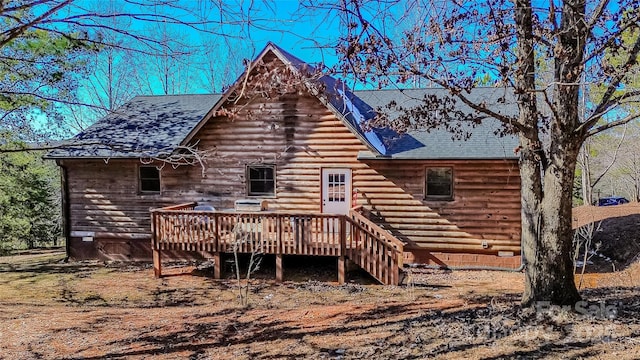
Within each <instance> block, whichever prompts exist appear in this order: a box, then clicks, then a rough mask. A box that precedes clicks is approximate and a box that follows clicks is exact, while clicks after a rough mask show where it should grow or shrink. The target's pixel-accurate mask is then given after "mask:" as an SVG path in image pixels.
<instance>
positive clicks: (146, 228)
mask: <svg viewBox="0 0 640 360" xmlns="http://www.w3.org/2000/svg"><path fill="white" fill-rule="evenodd" d="M440 95H446V93H445V92H444V90H442V89H406V90H399V89H396V90H363V91H350V90H349V89H348V88H347V87H346V86H345V85H344V83H342V82H340V81H338V80H336V79H334V78H332V77H329V76H326V75H322V74H318V73H315V72H314V71H313V67H312V66H309V65H307V64H306V63H304V62H303V61H301V60H300V59H298V58H296V57H295V56H293V55H291V54H289V53H287V52H286V51H284V50H283V49H281V48H279V47H278V46H276V45H274V44H271V43H269V44H268V45H267V46H266V48H265V49H264V50H263V51H262V52H261V53H260V54H259V56H258V57H257V58H256V60H254V62H253V63H252V65H251V67H250V68H249V69H248V70H247V72H246V73H245V74H243V75H241V76H240V77H239V78H238V80H237V81H236V83H235V84H233V85H232V86H231V87H230V89H229V90H227V91H226V92H225V93H223V94H213V95H167V96H137V97H135V98H133V99H132V100H130V101H129V102H128V103H126V104H125V105H123V106H122V107H121V108H119V109H118V110H116V111H114V112H113V113H111V114H109V115H108V116H106V117H105V118H103V119H102V120H100V121H98V122H97V123H96V124H94V125H93V126H91V127H89V128H88V129H86V130H85V131H83V132H81V133H80V134H78V135H77V136H76V137H74V138H73V139H72V140H71V141H70V142H69V143H68V144H67V145H66V146H65V147H63V148H60V149H57V150H54V151H51V152H50V153H49V154H48V155H47V157H48V158H51V159H55V160H56V161H57V163H58V165H59V166H60V167H61V170H62V178H63V200H64V201H63V213H64V219H65V235H66V237H67V251H68V255H69V256H70V257H71V258H73V259H89V258H97V259H104V260H124V261H132V260H147V261H148V260H150V259H152V258H153V260H154V267H155V269H156V275H160V274H161V264H162V262H161V259H171V258H185V257H187V258H189V257H211V258H213V259H214V263H216V264H217V265H216V276H219V275H220V265H219V264H220V256H221V254H224V253H228V252H232V251H233V248H234V246H235V247H236V250H237V251H241V252H250V251H255V248H254V246H257V245H256V244H259V246H260V248H259V249H260V251H261V252H265V253H272V254H276V263H277V269H278V270H277V277H278V279H282V271H281V269H282V261H283V260H282V259H283V256H293V255H324V256H335V257H336V258H338V260H339V261H338V265H339V266H338V268H339V281H344V263H345V261H346V260H347V259H348V260H350V261H353V262H355V263H356V264H357V265H359V266H361V267H363V268H364V269H365V270H367V271H369V272H370V273H371V274H372V275H373V276H374V277H376V278H378V280H380V281H381V282H382V283H391V284H393V283H397V282H398V268H401V267H402V264H403V263H404V264H407V263H419V264H429V265H440V266H448V267H455V266H470V267H502V268H517V267H518V265H519V264H520V179H519V172H518V160H517V158H516V156H515V155H514V148H516V147H517V139H515V138H514V137H511V136H503V137H499V136H496V135H495V134H496V128H497V125H496V123H492V122H491V121H488V120H486V121H483V123H482V124H480V125H477V126H475V127H473V128H469V129H468V130H469V133H470V137H469V138H468V139H466V140H465V141H459V140H454V139H452V135H451V133H450V132H448V131H445V130H433V131H430V132H409V133H406V134H403V135H399V134H397V133H395V132H393V131H391V130H389V129H368V128H367V126H365V122H366V121H367V120H370V119H372V118H373V117H374V116H375V115H376V113H377V111H380V110H379V109H383V108H385V106H386V105H387V104H390V103H391V102H394V103H395V104H398V105H402V106H404V107H411V106H412V105H416V104H418V103H419V102H420V101H421V99H423V98H424V97H425V96H440ZM469 96H470V97H473V98H474V100H477V99H481V100H482V101H484V102H485V103H487V104H490V105H492V106H494V108H496V107H497V108H498V109H499V110H500V111H502V112H504V113H509V112H514V111H515V109H514V106H515V105H514V103H513V102H510V101H505V98H506V99H509V94H508V92H507V90H505V89H504V88H480V89H476V90H474V91H473V92H472V93H471V94H470V95H469ZM457 106H458V107H459V110H460V111H464V112H468V113H469V114H472V115H473V112H472V111H471V109H469V108H465V107H464V106H462V105H457ZM376 109H378V110H376ZM388 111H389V114H388V115H389V116H390V117H394V116H398V114H397V113H394V112H393V111H392V110H388ZM475 116H477V115H475ZM194 150H197V151H196V152H195V153H194V152H193V151H194ZM239 239H242V240H239Z"/></svg>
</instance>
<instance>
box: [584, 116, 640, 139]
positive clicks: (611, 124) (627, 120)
mask: <svg viewBox="0 0 640 360" xmlns="http://www.w3.org/2000/svg"><path fill="white" fill-rule="evenodd" d="M639 118H640V113H639V114H631V115H629V116H627V117H625V118H622V119H619V120H616V121H611V122H608V123H606V124H604V125H602V126H599V127H597V128H593V129H591V130H589V132H587V134H586V136H585V138H587V137H589V136H593V135H595V134H598V133H601V132H603V131H605V130H607V129H611V128H613V127H616V126H620V125H624V124H627V123H630V122H631V121H633V120H636V119H639Z"/></svg>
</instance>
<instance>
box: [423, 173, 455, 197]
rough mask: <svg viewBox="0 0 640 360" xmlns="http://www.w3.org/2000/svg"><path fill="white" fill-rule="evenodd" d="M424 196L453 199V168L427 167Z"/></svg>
mask: <svg viewBox="0 0 640 360" xmlns="http://www.w3.org/2000/svg"><path fill="white" fill-rule="evenodd" d="M426 178H427V179H426V198H427V199H433V200H452V199H453V169H452V168H450V167H434V168H428V169H427V175H426Z"/></svg>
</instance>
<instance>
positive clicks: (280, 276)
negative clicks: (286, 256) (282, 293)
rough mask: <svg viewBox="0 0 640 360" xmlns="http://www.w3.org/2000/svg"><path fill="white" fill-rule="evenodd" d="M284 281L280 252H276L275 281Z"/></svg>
mask: <svg viewBox="0 0 640 360" xmlns="http://www.w3.org/2000/svg"><path fill="white" fill-rule="evenodd" d="M282 281H284V270H283V268H282V254H276V282H282Z"/></svg>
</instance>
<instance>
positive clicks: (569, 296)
mask: <svg viewBox="0 0 640 360" xmlns="http://www.w3.org/2000/svg"><path fill="white" fill-rule="evenodd" d="M565 141H566V140H565ZM576 142H577V140H576V141H574V142H572V143H567V142H564V144H566V145H568V146H567V148H563V149H560V148H557V149H552V150H551V151H550V153H551V154H553V155H552V156H551V157H550V163H549V164H548V165H547V166H545V167H544V170H543V171H539V170H540V166H539V165H536V162H539V161H537V159H536V158H535V156H531V155H530V154H529V155H528V154H526V153H525V154H522V156H521V161H520V175H521V177H522V216H523V220H522V228H523V231H522V244H523V245H522V246H523V255H524V257H525V261H526V269H525V277H526V281H525V291H524V294H523V298H522V304H523V305H524V306H533V305H535V303H536V302H538V301H548V302H550V303H552V304H556V305H572V306H573V305H575V304H576V302H578V301H580V294H579V293H578V290H577V288H576V285H575V281H574V276H573V270H574V264H573V252H572V251H573V246H572V244H573V230H572V229H571V205H572V201H571V200H572V189H573V180H574V177H575V165H576V160H577V156H578V149H579V144H577V143H576ZM540 185H541V186H542V192H541V193H540V194H539V195H538V193H537V192H536V191H535V189H536V188H538V186H540Z"/></svg>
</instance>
